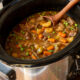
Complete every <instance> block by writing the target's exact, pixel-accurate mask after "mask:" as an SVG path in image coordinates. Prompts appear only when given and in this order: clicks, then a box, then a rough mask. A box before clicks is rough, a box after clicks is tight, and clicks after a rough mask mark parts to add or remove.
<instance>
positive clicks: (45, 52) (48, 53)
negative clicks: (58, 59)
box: [43, 51, 52, 56]
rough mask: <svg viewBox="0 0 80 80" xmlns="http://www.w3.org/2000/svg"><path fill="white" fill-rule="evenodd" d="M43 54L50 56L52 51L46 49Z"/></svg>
mask: <svg viewBox="0 0 80 80" xmlns="http://www.w3.org/2000/svg"><path fill="white" fill-rule="evenodd" d="M43 54H44V55H45V56H50V55H51V54H52V53H51V52H48V51H44V52H43Z"/></svg>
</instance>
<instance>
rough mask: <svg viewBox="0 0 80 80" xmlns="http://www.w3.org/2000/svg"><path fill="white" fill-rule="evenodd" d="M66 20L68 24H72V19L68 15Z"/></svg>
mask: <svg viewBox="0 0 80 80" xmlns="http://www.w3.org/2000/svg"><path fill="white" fill-rule="evenodd" d="M67 21H68V23H69V24H70V25H73V24H74V20H73V19H71V18H70V17H68V18H67Z"/></svg>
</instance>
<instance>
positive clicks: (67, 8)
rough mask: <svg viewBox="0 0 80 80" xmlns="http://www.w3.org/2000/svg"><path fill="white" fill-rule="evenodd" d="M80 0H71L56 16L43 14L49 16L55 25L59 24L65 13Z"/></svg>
mask: <svg viewBox="0 0 80 80" xmlns="http://www.w3.org/2000/svg"><path fill="white" fill-rule="evenodd" d="M79 1H80V0H71V1H70V2H69V3H68V4H67V5H66V6H65V7H64V8H63V9H62V10H61V11H60V12H58V13H57V14H56V15H54V16H43V17H44V18H47V19H49V20H51V22H52V23H53V26H54V25H56V24H57V22H58V21H59V20H60V19H61V18H62V17H63V15H64V14H65V13H66V12H67V11H69V10H70V9H71V8H72V7H73V6H74V5H75V4H77V3H78V2H79Z"/></svg>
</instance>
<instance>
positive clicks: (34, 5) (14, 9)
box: [0, 0, 80, 67]
mask: <svg viewBox="0 0 80 80" xmlns="http://www.w3.org/2000/svg"><path fill="white" fill-rule="evenodd" d="M67 3H68V0H56V1H55V0H22V1H19V2H16V3H15V2H13V1H12V2H11V3H9V4H8V5H6V6H5V7H4V8H3V10H2V11H1V12H0V59H1V60H3V61H5V62H6V63H7V64H9V65H17V66H26V67H40V66H44V65H48V64H50V63H53V62H56V61H58V60H61V59H63V58H65V57H66V56H68V55H76V53H78V52H79V51H80V50H79V49H80V28H79V24H80V8H79V6H77V5H76V6H74V7H73V8H72V9H71V10H70V11H69V12H68V13H67V15H69V16H71V17H72V18H73V19H74V20H75V21H76V22H77V23H78V34H77V35H76V38H75V39H74V41H73V42H72V43H70V44H69V45H68V46H67V47H66V48H64V49H63V50H61V51H59V52H57V53H56V54H53V55H51V56H48V57H46V58H42V59H38V60H20V59H15V58H13V57H11V56H9V55H8V54H7V53H6V51H5V42H6V38H7V37H8V35H9V32H10V31H11V30H12V28H13V27H14V26H15V25H16V24H18V23H19V22H20V21H21V20H23V19H24V18H25V17H28V16H30V15H31V14H33V13H36V12H40V11H44V10H58V11H59V10H61V9H62V8H63V7H64V6H65V5H66V4H67Z"/></svg>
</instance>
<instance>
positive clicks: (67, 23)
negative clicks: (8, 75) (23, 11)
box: [5, 11, 77, 60]
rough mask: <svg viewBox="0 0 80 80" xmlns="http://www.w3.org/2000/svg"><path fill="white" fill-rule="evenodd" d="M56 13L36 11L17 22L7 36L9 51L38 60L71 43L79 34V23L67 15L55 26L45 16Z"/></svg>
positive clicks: (19, 56) (21, 57)
mask: <svg viewBox="0 0 80 80" xmlns="http://www.w3.org/2000/svg"><path fill="white" fill-rule="evenodd" d="M56 13H57V12H56V11H44V12H40V13H36V14H33V15H32V16H30V17H28V18H26V19H25V20H23V21H22V22H21V23H19V24H17V25H16V26H15V27H14V29H13V30H12V31H11V32H10V34H9V36H8V38H7V41H6V44H5V49H6V51H7V53H8V54H9V55H11V56H13V57H15V58H19V59H34V60H36V59H39V58H44V57H46V56H50V55H52V54H56V52H58V51H60V50H62V49H63V48H65V47H66V46H67V45H68V44H70V43H71V42H72V41H73V40H74V38H75V36H76V34H77V24H76V22H75V21H74V20H73V19H72V18H71V17H69V16H67V15H64V16H63V18H62V19H61V20H60V21H59V22H58V24H57V25H55V26H53V25H52V23H51V21H50V20H47V19H45V18H43V16H49V15H55V14H56Z"/></svg>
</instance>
